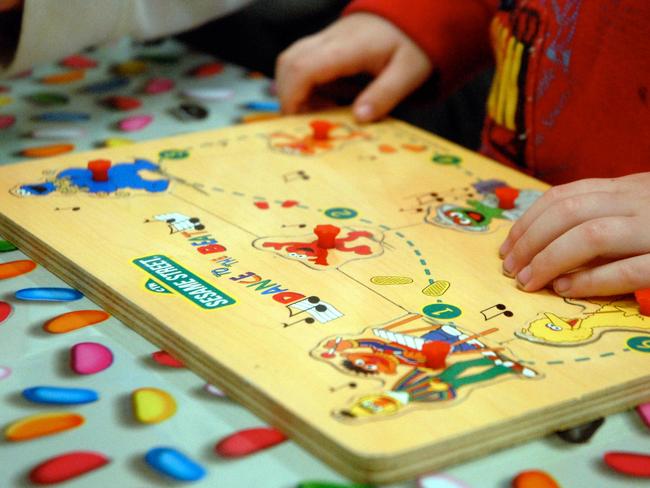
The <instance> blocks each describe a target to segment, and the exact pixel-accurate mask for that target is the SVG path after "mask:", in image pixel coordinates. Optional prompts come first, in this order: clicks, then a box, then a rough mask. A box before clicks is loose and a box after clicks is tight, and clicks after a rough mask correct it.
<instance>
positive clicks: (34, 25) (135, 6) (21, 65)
mask: <svg viewBox="0 0 650 488" xmlns="http://www.w3.org/2000/svg"><path fill="white" fill-rule="evenodd" d="M249 2H250V0H65V1H61V0H25V3H24V6H23V15H22V23H21V28H20V35H19V39H18V42H17V47H16V49H15V52H14V53H13V56H11V53H9V55H7V54H6V52H5V56H4V58H5V59H4V60H3V61H4V64H3V65H0V76H1V75H11V74H15V73H18V72H20V71H24V70H26V69H29V68H30V67H31V66H33V65H36V64H39V63H43V62H49V61H53V60H55V59H59V58H61V57H63V56H66V55H69V54H73V53H76V52H79V51H81V50H82V49H84V48H86V47H88V46H92V45H96V44H102V43H105V42H108V41H112V40H115V39H118V38H120V37H123V36H131V37H134V38H136V39H139V40H145V39H152V38H156V37H161V36H165V35H169V34H175V33H178V32H182V31H184V30H187V29H191V28H193V27H196V26H198V25H201V24H203V23H205V22H207V21H209V20H212V19H214V18H217V17H220V16H223V15H226V14H228V13H230V12H232V11H233V10H235V9H237V8H239V7H241V6H243V5H245V4H247V3H249Z"/></svg>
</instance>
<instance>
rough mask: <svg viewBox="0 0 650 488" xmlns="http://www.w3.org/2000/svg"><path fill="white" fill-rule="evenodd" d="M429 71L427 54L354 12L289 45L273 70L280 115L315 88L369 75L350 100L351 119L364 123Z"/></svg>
mask: <svg viewBox="0 0 650 488" xmlns="http://www.w3.org/2000/svg"><path fill="white" fill-rule="evenodd" d="M431 71H432V65H431V61H429V58H428V56H427V55H426V54H425V52H424V51H423V50H422V49H420V47H419V46H418V45H417V44H415V43H414V42H413V41H412V40H411V39H410V38H409V37H408V36H407V35H406V34H404V33H403V32H402V31H401V30H400V29H398V28H397V27H395V26H394V25H393V24H391V23H390V22H388V21H386V20H384V19H383V18H381V17H379V16H376V15H372V14H364V13H356V14H352V15H349V16H347V17H343V18H342V19H341V20H339V21H337V22H335V23H334V24H332V25H331V26H329V27H328V28H327V29H325V30H323V31H321V32H319V33H318V34H315V35H313V36H310V37H306V38H304V39H301V40H300V41H298V42H296V43H295V44H293V45H292V46H290V47H289V48H288V49H287V50H286V51H284V52H283V53H282V54H281V55H280V57H279V58H278V61H277V65H276V71H275V72H276V80H277V88H278V96H279V98H280V102H281V103H282V110H283V112H284V113H295V112H298V111H299V110H301V109H303V108H305V107H306V106H308V102H309V96H310V94H311V92H312V89H313V88H315V87H316V86H318V85H322V84H325V83H328V82H330V81H334V80H336V79H338V78H341V77H345V76H352V75H356V74H359V73H370V74H371V75H374V76H375V80H374V81H373V82H372V83H371V84H370V85H368V87H366V89H365V90H364V91H363V92H362V93H361V94H360V95H359V96H358V97H357V98H356V100H355V102H354V114H355V116H356V117H357V119H358V120H359V121H360V122H368V121H372V120H376V119H378V118H380V117H382V116H384V115H386V114H387V113H388V112H389V111H390V110H391V109H392V108H393V107H395V105H397V103H398V102H399V101H400V100H402V99H403V98H404V97H406V96H407V95H408V94H409V93H411V92H412V91H414V90H415V89H416V88H417V87H418V86H419V85H421V84H422V83H423V82H424V81H425V80H426V79H427V77H428V76H429V75H430V74H431Z"/></svg>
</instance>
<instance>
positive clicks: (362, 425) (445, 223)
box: [0, 111, 650, 482]
mask: <svg viewBox="0 0 650 488" xmlns="http://www.w3.org/2000/svg"><path fill="white" fill-rule="evenodd" d="M545 189H546V187H545V185H544V184H542V183H540V182H538V181H536V180H534V179H532V178H530V177H527V176H525V175H523V174H521V173H517V172H515V171H514V170H511V169H508V168H506V167H503V166H500V165H498V164H496V163H494V162H492V161H489V160H487V159H485V158H483V157H481V156H479V155H477V154H474V153H472V152H470V151H467V150H465V149H462V148H460V147H458V146H456V145H454V144H452V143H449V142H447V141H445V140H443V139H440V138H438V137H436V136H433V135H430V134H428V133H426V132H423V131H421V130H419V129H416V128H414V127H411V126H409V125H407V124H405V123H402V122H398V121H395V120H386V121H384V122H381V123H378V124H374V125H362V126H361V125H357V124H355V123H354V122H353V119H352V117H351V116H350V114H349V113H348V112H347V111H332V112H323V113H320V114H317V115H309V116H296V117H288V118H282V119H278V120H273V121H267V122H260V123H256V124H249V125H245V126H239V127H233V128H228V129H223V130H214V131H208V132H200V133H194V134H189V135H182V136H177V137H171V138H167V139H161V140H157V141H150V142H145V143H141V144H137V145H130V146H123V147H116V148H112V149H103V150H98V151H94V152H89V153H81V154H69V155H65V156H59V157H54V158H49V159H43V160H41V161H38V162H33V163H25V164H21V165H18V166H6V167H3V168H2V169H0V232H1V233H2V235H4V236H5V237H7V238H8V239H10V240H11V241H12V242H15V243H16V244H17V245H19V247H20V248H21V249H22V250H23V251H24V252H26V253H28V254H29V255H31V256H32V257H33V258H34V259H35V260H36V261H38V262H40V263H42V264H43V265H44V266H46V267H47V268H49V269H50V270H52V271H53V272H55V273H56V274H58V275H59V276H60V277H61V278H63V279H64V280H65V281H67V282H68V283H69V284H70V285H72V286H74V287H76V288H78V289H79V290H81V291H82V292H83V293H85V294H86V295H87V296H88V297H89V298H91V299H92V300H93V301H95V302H96V303H97V304H99V305H100V306H102V307H103V308H104V309H105V310H106V311H108V312H109V313H111V314H113V315H115V316H116V317H118V318H119V319H121V320H122V321H124V322H125V323H126V324H128V325H130V326H131V327H132V328H134V329H135V330H136V331H137V332H139V333H140V334H142V335H143V336H145V337H146V338H147V339H149V340H151V341H152V342H154V343H155V344H157V345H159V346H160V347H161V348H163V349H165V350H166V351H168V352H170V353H171V354H173V355H174V356H175V357H177V358H179V359H180V360H182V361H183V362H184V363H185V364H186V365H187V366H188V367H190V368H192V369H193V370H194V371H196V372H197V373H199V374H200V375H201V376H203V377H204V378H205V379H206V380H208V381H209V382H210V383H213V384H215V385H218V386H220V387H222V388H223V389H224V390H225V391H226V392H228V394H229V395H230V396H231V397H232V398H234V399H236V400H238V401H240V402H241V403H242V404H243V405H244V406H246V407H248V408H249V409H251V410H252V411H253V412H254V413H256V414H257V415H259V416H260V417H262V418H263V419H265V420H266V421H268V422H270V423H272V424H273V425H275V426H277V427H279V428H280V429H282V430H284V431H285V432H286V433H287V434H289V435H290V436H292V437H293V438H294V439H295V440H296V441H297V442H299V443H300V444H301V445H303V446H304V447H306V448H307V449H309V450H310V451H312V452H313V453H315V454H316V455H318V456H319V457H321V458H322V459H323V460H325V461H326V462H328V463H329V464H330V465H332V466H333V467H335V468H336V469H338V470H339V471H341V472H342V473H344V474H346V475H348V476H350V477H352V478H354V479H357V480H363V481H372V482H387V481H394V480H400V479H407V478H410V477H413V476H415V475H416V474H420V473H423V472H426V471H431V470H435V469H438V468H441V467H444V466H447V465H450V464H453V463H456V462H459V461H462V460H465V459H469V458H472V457H476V456H480V455H482V454H487V453H489V452H492V451H494V450H495V449H499V448H502V447H505V446H511V445H513V444H514V443H517V442H522V441H524V440H527V439H530V438H533V437H537V436H542V435H544V434H547V433H549V432H553V431H555V430H559V429H566V428H569V427H571V426H574V425H577V424H580V423H582V422H586V421H589V420H593V419H595V418H598V417H601V416H603V415H606V414H608V413H611V412H615V411H620V410H623V409H625V408H628V407H630V406H633V405H635V404H637V403H639V402H640V401H642V400H647V398H648V397H649V396H650V381H649V380H650V369H649V368H648V364H650V363H649V360H650V317H648V316H646V315H644V314H642V313H641V311H640V309H639V306H638V304H637V303H636V302H635V300H634V298H633V297H627V296H620V297H609V298H606V299H603V298H601V299H593V300H569V299H562V298H560V297H558V296H556V295H554V294H553V293H552V292H549V291H542V292H538V293H524V292H521V291H519V290H517V288H516V286H515V283H514V282H513V280H512V279H510V278H508V277H506V276H504V275H503V274H502V273H501V261H500V259H499V257H498V254H497V249H498V247H499V245H500V243H501V242H502V241H503V239H504V238H505V236H506V235H507V232H508V230H509V228H510V226H511V225H512V222H513V221H515V220H516V219H518V218H519V217H520V216H521V215H522V214H523V213H524V212H525V211H526V209H528V208H529V207H530V206H531V205H532V204H534V202H535V201H536V200H537V199H538V198H539V197H540V196H541V195H542V193H543V191H544V190H545Z"/></svg>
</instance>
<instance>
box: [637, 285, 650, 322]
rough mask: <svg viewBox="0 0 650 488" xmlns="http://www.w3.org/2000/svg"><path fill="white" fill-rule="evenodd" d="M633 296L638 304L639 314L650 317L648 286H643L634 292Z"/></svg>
mask: <svg viewBox="0 0 650 488" xmlns="http://www.w3.org/2000/svg"><path fill="white" fill-rule="evenodd" d="M634 298H636V302H637V303H638V304H639V312H641V315H645V316H646V317H650V288H643V289H641V290H637V291H635V292H634Z"/></svg>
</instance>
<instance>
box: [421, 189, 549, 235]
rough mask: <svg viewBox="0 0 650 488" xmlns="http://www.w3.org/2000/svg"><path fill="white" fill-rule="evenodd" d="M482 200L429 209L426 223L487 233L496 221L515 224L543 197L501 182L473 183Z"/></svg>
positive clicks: (442, 205)
mask: <svg viewBox="0 0 650 488" xmlns="http://www.w3.org/2000/svg"><path fill="white" fill-rule="evenodd" d="M473 186H474V188H475V189H476V191H477V192H478V193H479V194H480V195H481V196H482V197H483V198H482V200H476V199H471V200H467V201H466V205H465V206H463V205H457V204H452V203H442V204H440V205H437V206H430V207H428V209H427V215H426V217H425V221H426V222H428V223H430V224H435V225H439V226H441V227H450V228H453V229H456V230H461V231H466V232H487V231H488V230H489V229H490V224H491V223H492V222H493V220H494V219H501V220H510V221H514V220H517V219H518V218H519V217H521V216H522V215H523V214H524V212H526V210H528V209H529V208H530V207H531V205H533V203H535V201H537V199H538V198H539V197H540V196H541V195H542V192H540V191H538V190H517V189H514V188H511V187H509V186H508V185H507V184H506V183H504V182H502V181H500V180H486V181H480V182H478V183H474V184H473Z"/></svg>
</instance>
